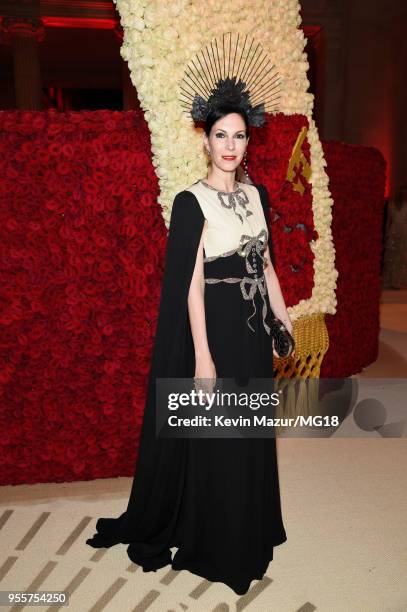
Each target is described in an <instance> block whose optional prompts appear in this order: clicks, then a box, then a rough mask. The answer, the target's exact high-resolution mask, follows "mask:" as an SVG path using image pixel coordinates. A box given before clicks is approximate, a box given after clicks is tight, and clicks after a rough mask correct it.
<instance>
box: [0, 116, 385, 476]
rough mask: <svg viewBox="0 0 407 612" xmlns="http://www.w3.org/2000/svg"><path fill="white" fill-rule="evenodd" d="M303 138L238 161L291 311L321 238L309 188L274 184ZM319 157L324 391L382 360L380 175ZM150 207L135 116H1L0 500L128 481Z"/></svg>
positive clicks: (278, 132)
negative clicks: (328, 204)
mask: <svg viewBox="0 0 407 612" xmlns="http://www.w3.org/2000/svg"><path fill="white" fill-rule="evenodd" d="M303 126H307V119H306V118H305V117H304V116H300V115H292V116H287V115H283V114H279V115H276V116H275V117H273V119H272V121H270V123H269V125H268V127H267V129H265V130H263V131H262V134H261V135H260V132H259V134H258V135H254V137H253V138H252V139H251V143H250V144H251V146H250V149H249V155H250V162H249V163H250V171H251V173H252V175H253V178H254V179H255V180H256V181H257V182H262V183H264V184H265V185H266V187H267V189H268V191H269V194H270V199H271V204H272V207H271V210H270V218H271V221H272V235H273V240H274V248H275V256H276V270H277V274H278V276H279V278H280V283H281V286H282V289H283V293H284V297H285V299H286V302H287V305H289V306H291V305H295V304H296V303H298V301H299V300H300V299H307V298H308V297H310V295H311V292H312V287H313V253H312V250H311V247H310V241H312V240H314V239H316V238H317V232H316V230H315V228H314V223H313V216H312V194H311V187H310V185H309V184H308V183H307V182H304V194H303V195H300V194H299V193H298V192H296V191H294V190H293V188H292V185H291V184H290V183H288V182H287V181H286V180H285V177H286V171H287V165H288V161H289V159H290V155H291V151H292V147H293V145H294V143H295V140H296V137H297V135H298V132H299V130H300V129H301V128H302V127H303ZM324 153H325V156H326V159H327V161H328V166H327V171H328V175H329V178H330V190H331V193H332V195H333V198H334V202H335V204H334V207H333V228H332V229H333V236H334V242H335V249H336V262H335V266H336V268H337V270H338V272H339V277H338V290H337V298H338V312H337V314H336V315H326V322H327V326H328V330H329V335H330V347H329V350H328V353H327V354H326V356H325V359H324V362H323V364H322V368H323V375H325V376H332V377H334V376H346V375H349V374H353V373H356V372H358V371H360V369H361V368H362V367H363V366H365V365H367V364H368V363H370V362H371V361H372V360H374V359H375V356H376V355H377V335H378V324H379V323H378V296H379V293H380V229H381V222H382V211H383V192H384V180H385V163H384V160H383V157H382V156H381V154H380V153H379V152H378V151H376V150H375V149H371V148H364V147H356V146H354V147H349V146H348V145H344V144H341V143H326V144H325V145H324ZM304 154H305V155H306V158H307V160H308V161H310V157H309V155H310V154H309V146H308V144H307V143H306V144H305V147H304ZM157 196H158V181H157V178H156V175H155V173H154V168H153V166H152V163H151V147H150V137H149V131H148V127H147V124H146V123H145V120H144V116H143V114H142V112H140V111H127V112H118V111H83V112H69V113H60V112H56V111H53V110H50V111H46V112H35V111H26V112H25V111H3V112H1V113H0V275H1V277H0V278H1V288H0V402H1V409H0V427H1V436H0V484H19V483H24V482H30V483H34V482H48V481H71V480H86V479H92V478H100V477H109V476H119V475H127V476H130V475H131V474H133V471H134V461H135V459H136V456H137V446H138V438H139V432H140V426H141V422H142V417H143V410H144V396H145V391H146V385H147V375H148V371H149V365H150V355H151V351H152V345H153V339H154V333H155V325H156V317H157V312H158V305H159V298H160V289H161V278H162V273H163V265H164V255H165V244H166V235H167V231H166V227H165V224H164V221H163V218H162V215H161V208H160V206H159V204H158V203H157ZM361 289H363V290H361ZM360 340H362V341H363V345H361V343H360V342H359V343H358V341H360Z"/></svg>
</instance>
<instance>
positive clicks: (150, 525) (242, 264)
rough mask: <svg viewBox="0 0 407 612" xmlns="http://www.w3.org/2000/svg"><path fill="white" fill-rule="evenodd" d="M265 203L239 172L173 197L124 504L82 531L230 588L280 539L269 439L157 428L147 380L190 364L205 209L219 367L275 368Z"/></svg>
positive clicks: (253, 372)
mask: <svg viewBox="0 0 407 612" xmlns="http://www.w3.org/2000/svg"><path fill="white" fill-rule="evenodd" d="M268 207H269V203H268V195H267V191H266V189H265V187H264V186H263V185H257V186H253V185H245V184H241V183H239V184H238V189H237V190H236V191H235V192H232V193H229V194H226V193H223V192H218V191H216V190H215V189H213V188H212V187H210V186H209V185H207V184H206V183H205V182H203V181H198V182H197V183H195V184H194V185H192V186H191V187H190V188H188V189H186V190H184V191H181V192H180V193H178V194H177V196H176V197H175V199H174V203H173V209H172V215H171V222H170V229H169V234H168V240H167V250H166V260H165V270H164V278H163V284H162V290H161V299H160V307H159V316H158V321H157V329H156V336H155V342H154V349H153V355H152V361H151V368H150V374H149V381H148V387H147V396H146V404H145V410H144V418H143V424H142V429H141V438H140V447H139V452H138V458H137V464H136V470H135V475H134V480H133V485H132V489H131V493H130V498H129V502H128V506H127V510H126V511H125V512H124V513H123V514H122V515H121V516H119V517H118V518H100V519H99V520H98V521H97V523H96V531H97V533H96V534H95V535H94V536H93V538H91V539H88V540H87V544H89V545H90V546H92V547H94V548H100V547H110V546H113V545H115V544H118V543H123V544H128V548H127V553H128V556H129V558H130V559H131V560H132V561H133V562H134V563H137V564H138V565H140V566H142V567H143V570H144V571H145V572H147V571H155V570H157V569H159V568H161V567H164V566H165V565H167V564H171V565H172V568H173V569H174V570H182V569H186V570H189V571H190V572H192V573H194V574H197V575H199V576H202V577H204V578H206V579H208V580H210V581H213V582H216V581H220V582H223V583H225V584H226V585H228V586H229V587H230V588H232V589H233V590H234V591H235V592H236V593H237V594H239V595H242V594H244V593H246V592H247V591H248V590H249V588H250V583H251V581H252V580H254V579H257V580H260V579H261V578H262V577H263V575H264V574H265V572H266V570H267V567H268V565H269V562H270V561H271V560H272V559H273V548H274V547H275V546H277V545H279V544H281V543H283V542H284V541H285V540H286V539H287V538H286V533H285V529H284V525H283V520H282V515H281V505H280V490H279V480H278V467H277V453H276V440H275V438H157V437H156V434H155V380H156V378H157V377H162V378H166V377H168V378H178V377H179V378H189V377H191V378H192V377H193V376H194V374H195V354H194V345H193V339H192V334H191V328H190V323H189V315H188V303H187V300H188V292H189V287H190V283H191V279H192V274H193V270H194V266H195V261H196V254H197V249H198V246H199V241H200V238H201V234H202V231H203V229H204V222H205V219H206V220H207V225H206V227H205V233H204V276H205V294H204V295H205V297H204V300H205V318H206V330H207V336H208V344H209V348H210V352H211V356H212V359H213V362H214V364H215V368H216V373H217V376H218V377H219V378H221V377H231V378H233V377H235V376H240V375H242V376H249V377H259V378H260V377H264V378H272V376H273V352H272V341H271V337H270V335H269V331H268V323H267V321H268V318H269V316H270V313H271V308H270V303H269V299H268V294H267V289H266V283H265V277H264V274H263V259H262V252H263V251H264V249H265V247H266V245H267V244H268V246H269V250H270V254H271V257H272V261H273V262H274V254H273V245H272V239H271V233H270V224H269V210H268ZM242 279H244V280H242ZM172 547H177V548H178V550H177V551H176V553H175V555H174V557H173V558H171V551H170V548H172Z"/></svg>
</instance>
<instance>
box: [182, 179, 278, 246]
mask: <svg viewBox="0 0 407 612" xmlns="http://www.w3.org/2000/svg"><path fill="white" fill-rule="evenodd" d="M237 185H238V187H239V188H240V189H239V190H238V191H235V192H232V193H231V194H224V193H223V192H218V191H217V190H216V189H214V188H211V187H209V186H208V185H206V184H203V183H202V182H201V181H198V182H196V183H194V184H193V185H191V186H190V187H188V188H187V189H186V191H190V192H191V193H193V194H194V195H195V196H196V198H197V200H198V202H199V205H200V207H201V209H202V212H203V215H204V217H205V219H206V222H205V227H204V235H203V245H204V251H205V253H204V256H205V257H213V256H215V255H221V254H222V253H226V252H228V251H231V250H233V249H236V248H237V247H238V246H239V243H240V240H241V237H242V236H243V235H247V236H250V237H252V236H257V235H258V234H259V233H260V232H261V231H262V230H266V232H267V224H266V220H265V217H264V212H263V207H262V204H261V200H260V194H259V192H258V190H257V188H256V187H255V186H254V185H248V184H246V183H237ZM241 190H243V193H242V191H241ZM267 234H268V232H267Z"/></svg>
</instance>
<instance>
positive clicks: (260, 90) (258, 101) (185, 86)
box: [180, 32, 280, 127]
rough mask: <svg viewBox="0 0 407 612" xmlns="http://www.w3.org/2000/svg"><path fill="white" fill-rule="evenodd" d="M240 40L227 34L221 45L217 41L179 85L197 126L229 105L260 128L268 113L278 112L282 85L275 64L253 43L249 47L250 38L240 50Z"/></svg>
mask: <svg viewBox="0 0 407 612" xmlns="http://www.w3.org/2000/svg"><path fill="white" fill-rule="evenodd" d="M225 37H226V41H225ZM227 37H229V39H227ZM239 37H240V35H239V34H237V37H236V40H235V41H233V40H232V38H233V36H232V33H231V32H228V33H227V34H224V35H223V37H222V44H220V43H219V45H218V41H217V40H215V41H213V42H211V43H209V45H206V47H205V48H204V49H202V50H201V51H200V52H199V53H198V54H197V55H196V56H195V58H193V59H191V60H190V62H189V64H188V66H187V68H186V70H185V74H184V77H183V79H182V81H181V83H180V92H181V93H180V95H181V98H180V102H181V105H182V106H183V108H184V109H185V112H186V113H188V114H190V115H191V117H192V119H193V120H194V121H195V122H198V121H205V120H206V117H207V116H208V113H209V112H210V111H211V110H212V109H215V108H218V107H220V106H225V105H227V106H231V107H234V108H238V109H241V110H242V111H243V112H245V113H246V115H247V118H248V121H249V124H250V125H253V126H255V127H259V126H261V125H263V123H264V122H265V113H266V112H272V111H276V110H277V109H278V104H277V103H276V102H275V101H276V100H278V99H279V97H280V96H277V95H276V94H277V93H279V86H280V82H279V80H278V79H279V76H278V73H277V71H276V70H275V69H274V64H272V63H271V61H270V59H269V58H268V56H267V54H266V53H265V52H264V51H263V49H262V48H261V47H260V44H259V43H258V44H257V45H255V41H254V39H252V41H251V43H250V45H248V41H247V38H248V37H247V35H246V37H245V39H244V43H243V46H242V47H241V48H240V49H239ZM253 45H255V48H254V49H253Z"/></svg>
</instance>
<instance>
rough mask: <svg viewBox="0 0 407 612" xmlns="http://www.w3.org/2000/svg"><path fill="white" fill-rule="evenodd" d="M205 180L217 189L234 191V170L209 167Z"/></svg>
mask: <svg viewBox="0 0 407 612" xmlns="http://www.w3.org/2000/svg"><path fill="white" fill-rule="evenodd" d="M206 182H207V183H208V185H211V187H215V188H216V189H218V190H219V191H226V192H228V191H229V192H230V191H235V184H236V171H234V172H219V171H216V170H214V169H212V168H210V169H209V170H208V174H207V178H206Z"/></svg>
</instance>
